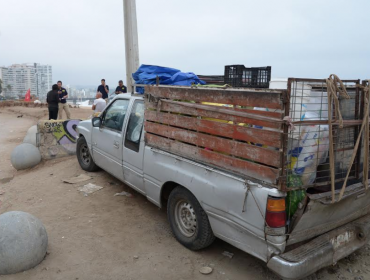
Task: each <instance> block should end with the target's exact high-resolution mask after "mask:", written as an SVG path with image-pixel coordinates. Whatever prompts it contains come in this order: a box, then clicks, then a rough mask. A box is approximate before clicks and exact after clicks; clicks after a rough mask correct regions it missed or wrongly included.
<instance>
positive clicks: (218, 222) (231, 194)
mask: <svg viewBox="0 0 370 280" xmlns="http://www.w3.org/2000/svg"><path fill="white" fill-rule="evenodd" d="M144 113H145V104H144V100H143V96H142V95H131V94H119V95H117V97H115V98H114V99H113V100H112V101H111V102H110V103H109V105H108V106H107V107H106V108H105V110H104V111H103V112H102V113H101V115H100V117H95V118H93V119H92V120H86V121H82V122H80V123H79V125H78V128H77V130H78V134H79V138H78V140H77V151H76V152H77V158H78V161H79V164H80V166H81V168H82V169H84V170H86V171H89V172H92V171H95V170H97V169H99V168H101V169H104V170H105V171H106V172H108V173H110V174H112V175H113V176H115V177H116V178H118V179H119V180H121V181H122V182H124V183H125V184H127V185H129V186H130V187H131V188H133V189H134V190H136V191H137V192H139V193H141V194H142V195H144V196H146V197H147V199H148V200H149V201H151V202H152V203H154V204H155V205H157V206H158V207H161V208H165V209H166V208H167V215H168V220H169V223H170V226H171V229H172V231H173V234H174V235H175V237H176V239H177V240H178V241H179V242H180V243H181V244H183V245H184V246H185V247H187V248H189V249H191V250H199V249H202V248H205V247H207V246H209V245H210V244H211V243H212V242H213V240H214V239H215V237H217V238H220V239H222V240H224V241H226V242H228V243H230V244H232V245H233V246H235V247H237V248H239V249H241V250H243V251H245V252H247V253H249V254H251V255H253V256H255V257H257V258H259V259H261V260H263V261H264V262H266V263H267V264H268V267H269V268H270V269H271V270H273V271H274V272H275V273H277V274H278V275H279V276H280V277H282V278H285V279H299V278H302V277H305V276H307V275H309V274H311V273H313V272H315V271H316V270H318V269H320V268H322V267H325V266H329V265H332V264H333V263H335V262H336V261H337V260H339V259H340V258H343V257H345V256H346V255H348V254H350V253H352V252H353V251H354V250H356V249H358V248H360V247H361V246H363V245H364V244H366V240H367V236H368V234H369V220H370V218H369V216H366V214H367V212H366V211H367V210H368V209H369V203H368V202H366V201H369V193H368V192H367V193H363V192H362V189H361V190H360V187H359V186H356V185H354V186H351V187H349V188H348V189H349V192H350V193H349V194H348V193H347V192H346V194H347V196H348V197H347V198H345V199H343V200H342V201H341V202H340V203H337V204H334V205H327V204H325V196H326V194H325V193H324V194H316V195H311V196H310V202H309V203H308V206H307V207H306V206H305V207H304V209H303V206H302V205H299V206H298V208H299V210H298V211H297V212H298V214H297V215H301V216H302V218H301V219H300V220H302V222H299V223H298V224H297V225H296V227H295V228H296V229H298V230H297V234H296V235H295V236H292V240H293V241H289V234H288V233H287V232H286V227H285V224H284V223H285V197H286V193H285V192H282V191H279V190H277V189H275V188H271V187H269V186H264V185H262V184H259V183H255V182H253V181H249V180H246V179H244V178H242V177H238V176H236V175H234V174H232V173H228V172H226V171H222V170H220V169H217V168H214V167H212V166H208V165H205V164H202V163H199V162H197V161H194V160H191V159H188V158H184V157H181V156H178V155H175V154H172V153H169V152H166V151H163V150H161V149H158V148H154V147H150V146H147V145H146V143H145V131H144V125H143V124H144ZM328 195H330V194H328ZM353 204H356V205H357V206H358V207H357V208H356V209H361V210H358V211H363V212H362V213H357V212H358V211H357V212H356V211H355V210H353V209H355V208H353V207H352V206H351V205H353ZM361 205H362V206H361ZM360 206H361V207H360ZM366 209H367V210H366ZM322 211H329V212H330V211H331V212H330V215H329V216H331V218H330V220H324V218H321V219H320V218H318V217H319V216H320V215H321V213H323V212H322ZM346 217H347V218H346ZM325 219H326V218H325ZM343 219H347V220H345V221H344V220H343ZM282 223H283V224H282ZM343 223H345V225H344V226H343ZM290 242H291V243H290ZM293 243H294V245H295V247H294V249H290V248H289V247H288V245H290V244H292V245H293ZM299 244H304V245H299ZM298 245H299V246H298ZM288 249H289V250H288ZM287 251H288V252H287Z"/></svg>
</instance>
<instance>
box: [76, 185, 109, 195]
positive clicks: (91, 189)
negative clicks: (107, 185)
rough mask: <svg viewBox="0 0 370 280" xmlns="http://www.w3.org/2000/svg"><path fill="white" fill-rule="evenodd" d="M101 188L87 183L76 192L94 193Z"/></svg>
mask: <svg viewBox="0 0 370 280" xmlns="http://www.w3.org/2000/svg"><path fill="white" fill-rule="evenodd" d="M102 188H103V187H100V186H97V185H94V184H91V183H88V184H87V185H84V186H82V187H79V188H78V190H79V191H80V192H84V193H85V194H90V193H94V192H96V191H99V190H101V189H102Z"/></svg>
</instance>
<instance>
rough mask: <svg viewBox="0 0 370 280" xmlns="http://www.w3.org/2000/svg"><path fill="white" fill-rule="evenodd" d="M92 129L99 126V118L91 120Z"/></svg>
mask: <svg viewBox="0 0 370 280" xmlns="http://www.w3.org/2000/svg"><path fill="white" fill-rule="evenodd" d="M91 122H92V126H93V127H100V126H101V118H100V117H94V118H92V120H91Z"/></svg>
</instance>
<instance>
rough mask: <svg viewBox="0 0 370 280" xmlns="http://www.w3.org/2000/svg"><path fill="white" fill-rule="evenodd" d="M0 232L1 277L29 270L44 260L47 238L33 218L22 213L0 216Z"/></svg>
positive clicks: (38, 221)
mask: <svg viewBox="0 0 370 280" xmlns="http://www.w3.org/2000/svg"><path fill="white" fill-rule="evenodd" d="M0 232H1V235H0V260H1V262H0V275H6V274H13V273H18V272H22V271H25V270H28V269H30V268H33V267H35V266H36V265H38V264H39V263H40V262H41V261H42V260H43V259H44V257H45V255H46V249H47V246H48V236H47V233H46V230H45V227H44V225H43V224H42V223H41V221H40V220H39V219H37V218H36V217H34V216H32V215H31V214H28V213H25V212H19V211H12V212H6V213H4V214H2V215H0Z"/></svg>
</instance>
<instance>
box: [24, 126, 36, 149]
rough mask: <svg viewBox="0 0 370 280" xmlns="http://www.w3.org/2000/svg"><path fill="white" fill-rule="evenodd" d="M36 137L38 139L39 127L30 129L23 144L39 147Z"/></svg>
mask: <svg viewBox="0 0 370 280" xmlns="http://www.w3.org/2000/svg"><path fill="white" fill-rule="evenodd" d="M36 137H37V125H33V126H31V127H30V128H29V129H28V131H27V135H26V136H25V137H24V139H23V143H30V144H32V145H34V146H35V147H37V144H36Z"/></svg>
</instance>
